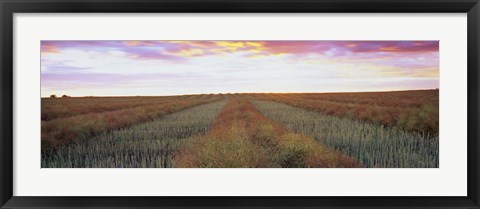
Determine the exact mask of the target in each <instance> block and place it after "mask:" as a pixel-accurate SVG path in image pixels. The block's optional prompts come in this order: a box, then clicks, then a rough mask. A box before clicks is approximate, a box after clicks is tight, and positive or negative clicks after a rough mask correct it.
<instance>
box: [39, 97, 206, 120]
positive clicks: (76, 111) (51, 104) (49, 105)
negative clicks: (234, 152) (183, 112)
mask: <svg viewBox="0 0 480 209" xmlns="http://www.w3.org/2000/svg"><path fill="white" fill-rule="evenodd" d="M206 96H208V95H185V96H162V97H67V98H42V106H41V107H42V111H41V112H42V115H41V118H42V120H44V121H47V120H54V119H57V118H64V117H71V116H76V115H83V114H87V113H100V112H106V111H113V110H120V109H127V108H134V107H139V106H145V105H152V104H161V103H168V102H175V101H176V100H178V99H195V98H197V99H198V98H202V97H206Z"/></svg>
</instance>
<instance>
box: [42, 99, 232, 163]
mask: <svg viewBox="0 0 480 209" xmlns="http://www.w3.org/2000/svg"><path fill="white" fill-rule="evenodd" d="M225 103H226V101H218V102H214V103H209V104H204V105H200V106H196V107H193V108H189V109H186V110H182V111H180V112H176V113H172V114H169V115H166V116H164V117H160V118H158V119H155V120H153V121H150V122H146V123H142V124H139V125H135V126H132V127H129V128H123V129H119V130H115V131H111V132H105V133H102V134H100V135H99V136H97V137H94V138H92V139H88V140H83V141H81V142H79V143H77V144H73V145H70V146H64V147H62V148H60V149H58V150H57V151H55V152H54V154H51V155H44V156H42V167H53V168H72V167H73V168H156V167H171V166H172V163H171V159H172V157H173V154H174V153H175V152H176V150H177V149H178V148H179V147H180V146H181V145H182V144H183V142H184V141H185V140H184V138H187V137H190V136H193V135H195V134H202V133H205V132H207V130H208V127H209V126H210V123H211V122H212V121H213V119H214V118H215V116H216V115H217V114H218V112H219V111H220V109H221V108H222V106H223V105H224V104H225Z"/></svg>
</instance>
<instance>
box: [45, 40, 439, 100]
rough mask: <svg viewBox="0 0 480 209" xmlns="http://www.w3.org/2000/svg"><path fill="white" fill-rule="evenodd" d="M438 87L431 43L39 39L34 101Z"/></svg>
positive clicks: (435, 49) (436, 53)
mask: <svg viewBox="0 0 480 209" xmlns="http://www.w3.org/2000/svg"><path fill="white" fill-rule="evenodd" d="M438 87H439V42H438V41H42V42H41V94H42V97H48V96H50V95H52V94H56V95H57V96H60V95H63V94H66V95H69V96H162V95H182V94H204V93H246V92H265V93H266V92H278V93H279V92H362V91H392V90H413V89H435V88H438Z"/></svg>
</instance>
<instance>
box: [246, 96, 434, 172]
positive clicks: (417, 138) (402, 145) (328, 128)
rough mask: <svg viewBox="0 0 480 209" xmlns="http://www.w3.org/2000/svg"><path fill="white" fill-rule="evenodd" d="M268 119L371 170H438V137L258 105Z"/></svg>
mask: <svg viewBox="0 0 480 209" xmlns="http://www.w3.org/2000/svg"><path fill="white" fill-rule="evenodd" d="M254 104H255V106H256V107H257V108H258V109H259V110H260V111H261V112H262V113H263V114H264V115H265V116H267V117H269V118H271V119H274V120H277V121H280V122H282V123H283V124H285V126H287V127H288V128H289V129H290V130H292V131H295V132H297V133H302V134H305V135H307V136H310V137H313V138H315V139H316V140H317V141H319V142H320V143H322V144H324V145H326V146H328V147H332V148H335V149H337V150H339V151H340V152H342V153H345V154H347V155H349V156H351V157H353V158H355V159H357V160H358V161H360V162H362V163H363V164H364V165H365V166H367V167H382V168H385V167H387V168H409V167H412V168H419V167H438V165H439V160H438V154H439V143H438V142H439V141H438V136H436V135H431V134H428V133H423V134H422V133H415V132H408V131H404V130H401V129H398V128H395V127H385V126H383V125H381V124H375V123H367V122H362V121H359V120H352V119H349V118H339V117H336V116H329V115H326V114H323V113H318V112H314V111H309V110H305V109H301V108H296V107H292V106H288V105H285V104H279V103H276V102H272V101H255V102H254Z"/></svg>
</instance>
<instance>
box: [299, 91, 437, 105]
mask: <svg viewBox="0 0 480 209" xmlns="http://www.w3.org/2000/svg"><path fill="white" fill-rule="evenodd" d="M294 95H295V96H297V97H298V98H302V99H313V100H323V101H330V102H338V103H352V104H364V105H373V106H382V107H401V108H419V107H421V106H422V105H425V104H427V103H437V104H438V99H439V90H438V89H436V90H414V91H392V92H358V93H303V94H294Z"/></svg>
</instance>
